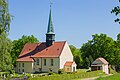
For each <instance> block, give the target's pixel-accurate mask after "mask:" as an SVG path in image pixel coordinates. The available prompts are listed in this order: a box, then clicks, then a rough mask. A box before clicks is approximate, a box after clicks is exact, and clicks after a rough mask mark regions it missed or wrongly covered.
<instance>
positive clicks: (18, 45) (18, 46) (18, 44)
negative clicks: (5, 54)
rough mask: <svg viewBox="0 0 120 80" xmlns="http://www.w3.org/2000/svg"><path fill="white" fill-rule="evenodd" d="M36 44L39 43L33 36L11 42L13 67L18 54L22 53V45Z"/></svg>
mask: <svg viewBox="0 0 120 80" xmlns="http://www.w3.org/2000/svg"><path fill="white" fill-rule="evenodd" d="M36 42H39V41H38V40H37V38H35V37H34V36H33V35H31V36H25V35H23V36H22V37H21V38H20V39H18V40H14V41H13V42H12V43H13V48H12V52H11V56H12V58H13V64H14V66H15V63H16V60H17V58H18V56H19V54H20V52H21V51H22V49H23V47H24V45H25V44H26V43H36Z"/></svg>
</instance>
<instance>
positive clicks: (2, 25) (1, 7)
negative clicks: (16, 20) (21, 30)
mask: <svg viewBox="0 0 120 80" xmlns="http://www.w3.org/2000/svg"><path fill="white" fill-rule="evenodd" d="M10 20H11V19H10V14H9V12H8V2H7V0H0V35H1V33H2V32H8V31H9V29H10Z"/></svg>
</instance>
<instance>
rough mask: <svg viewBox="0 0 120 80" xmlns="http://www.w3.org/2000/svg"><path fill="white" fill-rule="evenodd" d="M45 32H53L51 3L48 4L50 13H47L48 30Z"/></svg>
mask: <svg viewBox="0 0 120 80" xmlns="http://www.w3.org/2000/svg"><path fill="white" fill-rule="evenodd" d="M47 33H48V34H50V33H54V29H53V23H52V13H51V5H50V14H49V22H48V30H47Z"/></svg>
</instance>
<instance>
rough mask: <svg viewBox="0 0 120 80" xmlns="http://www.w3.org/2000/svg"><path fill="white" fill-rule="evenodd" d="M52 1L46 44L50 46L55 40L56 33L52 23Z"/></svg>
mask: <svg viewBox="0 0 120 80" xmlns="http://www.w3.org/2000/svg"><path fill="white" fill-rule="evenodd" d="M51 6H52V3H51V2H50V13H49V22H48V29H47V33H46V46H47V47H49V46H51V45H52V44H53V43H54V42H55V33H54V29H53V23H52V12H51Z"/></svg>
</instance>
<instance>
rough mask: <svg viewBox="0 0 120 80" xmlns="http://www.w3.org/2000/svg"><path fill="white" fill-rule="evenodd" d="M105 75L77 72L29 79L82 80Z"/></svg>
mask: <svg viewBox="0 0 120 80" xmlns="http://www.w3.org/2000/svg"><path fill="white" fill-rule="evenodd" d="M102 75H104V73H103V72H102V71H92V72H82V73H80V72H77V73H72V74H60V75H58V74H56V75H51V76H42V77H35V78H29V80H71V79H81V78H89V77H95V76H102Z"/></svg>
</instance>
